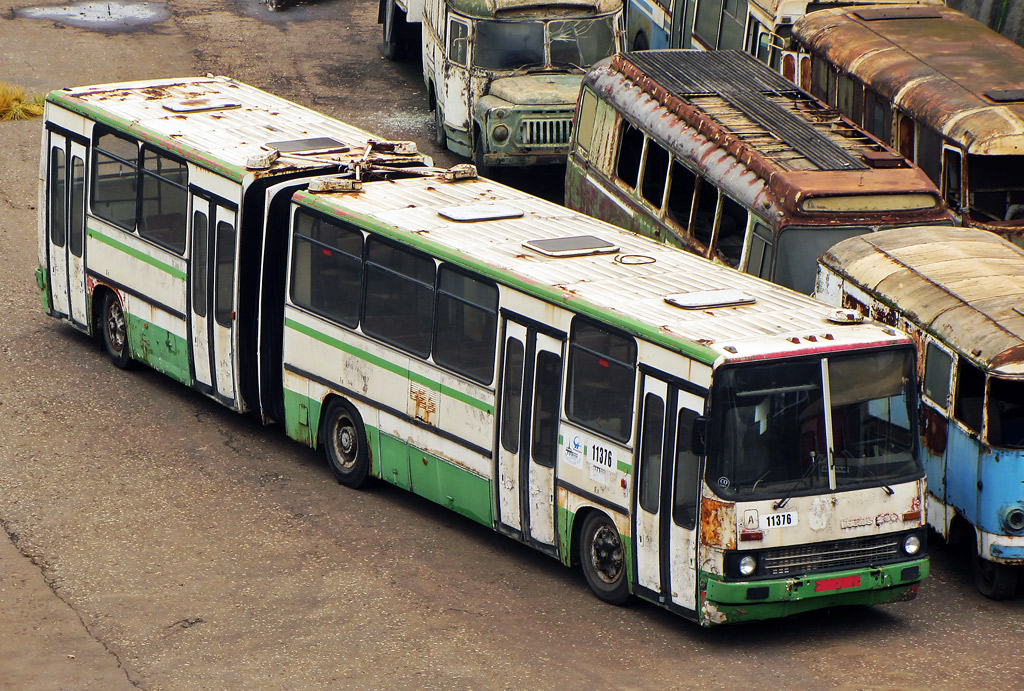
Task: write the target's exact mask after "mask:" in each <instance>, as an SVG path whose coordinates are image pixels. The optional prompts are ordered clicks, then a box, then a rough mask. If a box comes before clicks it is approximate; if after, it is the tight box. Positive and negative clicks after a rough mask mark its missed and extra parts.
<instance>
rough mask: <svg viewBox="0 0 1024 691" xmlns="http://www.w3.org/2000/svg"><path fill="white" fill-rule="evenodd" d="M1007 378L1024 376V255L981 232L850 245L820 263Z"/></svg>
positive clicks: (918, 232) (906, 235) (920, 234)
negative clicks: (1007, 376) (1009, 376)
mask: <svg viewBox="0 0 1024 691" xmlns="http://www.w3.org/2000/svg"><path fill="white" fill-rule="evenodd" d="M818 261H819V262H820V263H821V264H822V265H823V266H825V267H827V268H828V269H830V270H831V271H833V272H834V273H836V274H837V275H839V276H840V277H842V278H843V279H845V280H847V281H849V282H852V283H854V284H855V285H857V286H858V287H860V288H861V289H863V290H865V291H867V292H868V293H870V294H871V295H872V296H874V297H876V298H878V299H879V300H881V301H882V302H884V303H886V304H888V305H890V306H892V307H895V308H897V309H899V310H900V311H901V312H903V313H904V314H905V315H906V316H907V318H908V319H909V320H910V321H911V322H913V323H915V324H918V325H919V326H921V328H923V329H925V330H926V331H929V332H931V333H933V334H935V335H936V336H937V337H938V338H940V339H941V340H942V341H943V342H945V343H948V344H949V345H950V346H952V347H953V348H955V349H957V350H958V351H960V352H961V353H962V354H964V355H965V356H967V358H968V359H970V360H973V361H975V362H976V363H977V364H979V365H981V366H982V367H983V368H984V369H986V370H989V371H992V372H995V373H999V374H1012V375H1020V374H1024V249H1021V248H1020V247H1017V246H1016V245H1013V244H1011V243H1009V242H1007V241H1006V240H1004V239H1002V238H1000V237H999V236H998V235H995V234H994V233H990V232H988V231H986V230H978V229H974V228H940V227H936V226H921V227H915V228H897V229H893V230H883V231H879V232H877V233H871V234H868V235H860V236H857V237H855V238H850V239H848V240H843V241H842V242H840V243H838V244H837V245H835V246H834V247H832V249H830V250H829V251H828V252H826V253H825V254H824V255H823V256H822V257H821V259H819V260H818Z"/></svg>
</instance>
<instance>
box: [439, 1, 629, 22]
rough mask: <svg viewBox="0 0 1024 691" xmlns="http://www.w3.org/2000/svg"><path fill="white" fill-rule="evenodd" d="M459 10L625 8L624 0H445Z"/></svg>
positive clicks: (520, 12) (592, 11) (557, 13)
mask: <svg viewBox="0 0 1024 691" xmlns="http://www.w3.org/2000/svg"><path fill="white" fill-rule="evenodd" d="M446 1H447V3H448V6H449V7H451V8H452V9H453V10H455V11H456V12H459V13H460V14H464V15H467V16H469V17H476V18H478V19H505V18H517V19H518V18H538V17H579V16H581V15H598V14H607V13H609V12H614V11H616V10H619V9H622V2H621V0H547V1H545V0H446Z"/></svg>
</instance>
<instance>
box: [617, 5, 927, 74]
mask: <svg viewBox="0 0 1024 691" xmlns="http://www.w3.org/2000/svg"><path fill="white" fill-rule="evenodd" d="M894 3H900V4H907V0H627V2H626V42H627V44H628V45H629V47H630V48H631V49H632V50H649V49H659V48H700V49H703V50H744V51H746V52H748V53H750V54H751V55H754V56H756V57H757V58H758V59H759V60H761V61H762V62H764V63H765V64H768V65H771V66H772V67H773V68H774V69H776V70H782V69H783V64H782V63H783V56H784V55H785V51H786V50H787V49H788V48H789V42H790V37H791V35H792V29H793V22H795V21H796V20H797V19H799V18H800V17H802V16H804V15H805V14H808V13H810V12H815V11H817V10H820V9H824V8H829V7H840V6H842V7H845V6H849V5H886V4H894ZM910 4H922V5H941V4H942V0H917V2H916V3H914V0H910ZM789 69H790V70H791V69H792V65H790V66H789ZM787 76H789V77H790V78H791V79H792V78H793V75H792V74H788V75H787Z"/></svg>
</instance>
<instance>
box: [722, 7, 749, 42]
mask: <svg viewBox="0 0 1024 691" xmlns="http://www.w3.org/2000/svg"><path fill="white" fill-rule="evenodd" d="M746 23H747V0H725V7H724V8H723V12H722V33H721V35H720V36H719V38H718V50H743V27H744V25H745V24H746Z"/></svg>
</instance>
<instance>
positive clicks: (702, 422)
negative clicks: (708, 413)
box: [690, 415, 708, 456]
mask: <svg viewBox="0 0 1024 691" xmlns="http://www.w3.org/2000/svg"><path fill="white" fill-rule="evenodd" d="M690 449H691V450H692V451H693V453H694V454H696V455H697V456H707V455H708V419H707V418H706V417H704V416H703V415H701V416H700V417H697V418H694V420H693V438H692V439H691V440H690Z"/></svg>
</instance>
